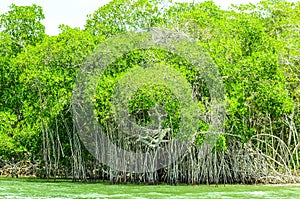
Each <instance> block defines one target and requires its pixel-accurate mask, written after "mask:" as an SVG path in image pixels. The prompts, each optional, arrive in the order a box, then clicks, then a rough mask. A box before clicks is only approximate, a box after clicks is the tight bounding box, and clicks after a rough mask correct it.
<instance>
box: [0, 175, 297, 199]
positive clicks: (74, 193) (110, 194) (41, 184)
mask: <svg viewBox="0 0 300 199" xmlns="http://www.w3.org/2000/svg"><path fill="white" fill-rule="evenodd" d="M0 198H17V199H29V198H31V199H32V198H33V199H35V198H51V199H59V198H72V199H73V198H74V199H75V198H139V199H141V198H247V199H248V198H300V185H296V184H295V185H292V184H291V185H276V186H274V185H218V186H216V185H197V186H192V185H189V186H187V185H177V186H170V185H132V184H126V185H125V184H121V185H109V184H108V183H100V182H99V183H72V182H68V181H60V182H54V181H44V180H35V179H30V180H29V179H16V180H15V179H6V178H1V179H0Z"/></svg>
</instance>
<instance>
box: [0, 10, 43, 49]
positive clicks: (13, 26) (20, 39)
mask: <svg viewBox="0 0 300 199" xmlns="http://www.w3.org/2000/svg"><path fill="white" fill-rule="evenodd" d="M44 18H45V16H44V14H43V9H42V7H40V6H37V5H35V4H33V5H32V6H16V5H15V4H12V5H11V6H10V10H9V11H8V12H7V13H4V14H2V15H0V28H2V29H3V32H4V33H6V34H8V35H10V36H11V39H12V41H13V43H14V52H15V53H17V52H20V51H21V50H22V49H24V48H26V46H27V45H35V44H37V43H40V42H41V41H42V40H43V39H44V37H45V36H46V34H45V26H44V25H43V24H42V23H41V20H43V19H44Z"/></svg>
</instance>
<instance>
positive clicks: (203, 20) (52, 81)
mask: <svg viewBox="0 0 300 199" xmlns="http://www.w3.org/2000/svg"><path fill="white" fill-rule="evenodd" d="M299 12H300V3H299V2H298V3H290V2H287V1H280V0H263V1H261V2H260V3H259V4H256V5H253V4H248V5H241V6H234V7H232V8H231V9H230V10H221V9H220V8H219V7H218V6H216V5H215V4H214V3H213V2H211V1H207V2H203V3H199V4H191V3H172V4H171V3H169V4H166V3H165V1H162V0H161V1H156V0H135V1H133V0H113V1H111V2H110V3H108V4H107V5H105V6H103V7H100V8H99V9H98V10H96V11H95V12H94V13H93V14H91V15H89V16H88V19H87V21H86V25H85V27H84V29H83V30H81V29H79V28H70V27H68V26H66V25H61V26H60V27H59V28H60V30H61V33H60V34H59V35H57V36H48V35H46V34H45V27H44V26H43V24H42V23H41V21H42V20H43V19H44V15H43V11H42V8H41V7H40V6H37V5H32V6H16V5H11V7H10V11H8V12H7V13H4V14H1V15H0V27H1V28H0V30H1V32H0V38H1V39H0V54H1V57H0V72H1V79H0V86H1V89H0V159H2V160H4V161H7V162H12V163H16V162H18V161H24V160H28V161H31V162H35V163H36V164H37V165H38V168H39V170H38V172H37V174H38V175H40V176H41V177H71V176H72V177H73V178H74V179H83V180H86V179H87V178H97V179H98V178H100V179H111V180H112V181H114V180H115V181H122V182H123V181H125V182H126V181H127V180H132V181H135V182H141V181H144V182H158V181H163V182H168V183H176V182H185V183H207V182H208V183H219V182H224V183H234V182H273V181H276V182H278V181H280V182H288V181H295V180H297V178H296V177H295V176H296V175H298V174H297V169H299V166H300V163H299V161H300V160H299V156H300V152H299V148H300V136H299V133H298V129H299V128H300V112H299V111H300V110H299V100H300V88H299V64H300V62H299V57H300V52H299V49H300V48H299V47H300V37H299V30H300V13H299ZM150 28H163V29H166V28H167V29H170V30H174V31H178V30H180V31H182V32H185V33H186V34H188V35H189V36H190V37H192V38H193V39H195V41H196V43H197V45H199V46H201V48H202V49H203V50H204V51H206V52H208V53H209V56H210V57H211V58H212V60H213V61H214V63H215V65H216V66H217V67H218V69H219V72H220V75H221V77H222V80H223V83H224V87H225V90H226V94H225V96H224V99H225V101H226V119H225V121H224V124H223V126H224V132H223V133H222V134H221V135H219V137H218V139H217V142H216V146H215V148H214V150H213V151H212V152H211V153H210V155H208V156H207V157H200V153H199V149H198V147H199V146H201V145H202V143H203V140H204V138H205V134H204V133H203V132H205V131H206V130H207V129H208V124H209V118H208V117H206V114H205V113H208V112H209V110H210V101H209V99H210V97H209V93H208V92H207V86H206V85H205V83H204V82H203V79H201V78H198V77H199V76H198V75H197V71H196V69H195V68H193V65H192V64H191V63H190V62H189V61H188V60H186V59H184V58H182V57H180V56H178V55H176V54H172V53H170V52H166V51H164V50H161V49H150V50H136V51H132V52H129V53H127V54H125V55H123V56H122V57H121V58H119V59H117V60H116V61H115V62H113V63H111V65H110V66H109V67H108V68H107V69H106V71H105V72H104V73H103V76H101V78H100V79H99V84H98V87H97V92H96V96H95V107H97V110H96V116H97V119H98V122H99V124H101V125H103V126H105V127H106V128H105V130H106V131H107V133H109V137H111V139H112V140H114V142H116V143H118V142H119V143H118V144H119V146H124V147H125V148H126V149H128V150H143V149H141V148H144V147H149V146H148V145H147V144H146V146H145V145H141V144H140V145H138V146H137V145H135V144H133V143H132V142H130V141H128V140H127V142H128V143H127V144H125V145H124V142H125V143H126V140H124V138H123V137H122V136H121V135H120V134H119V132H118V131H116V130H115V129H116V128H115V125H117V124H115V123H114V119H113V116H114V112H113V110H112V109H111V103H112V100H111V98H112V95H113V89H114V87H115V86H116V83H117V82H118V80H120V78H122V77H124V75H125V74H126V73H127V72H128V71H130V70H129V69H134V68H136V67H137V66H140V65H142V64H154V65H158V66H161V67H165V66H170V67H171V68H173V69H174V70H176V71H178V72H180V73H181V74H182V75H183V77H185V79H186V80H187V82H188V83H189V85H190V86H191V88H193V89H194V91H197V92H196V94H195V96H194V97H195V99H197V100H198V101H199V103H198V105H199V108H200V109H201V110H202V111H203V112H204V116H203V117H201V120H199V124H198V127H197V128H196V129H197V130H196V131H197V132H198V133H195V134H193V139H192V140H193V143H192V144H191V145H190V146H189V149H188V151H187V152H186V154H184V155H183V156H182V157H181V159H180V160H179V161H178V162H176V163H174V164H171V165H169V166H168V167H166V168H163V169H160V170H159V171H157V172H153V173H151V174H149V173H146V174H131V173H122V172H117V171H114V170H112V169H111V168H109V167H107V166H106V165H102V164H101V163H98V162H97V161H96V160H95V158H94V157H93V156H92V155H91V154H90V153H89V152H88V151H87V150H86V149H85V148H84V146H83V145H82V143H81V141H80V139H79V137H78V134H77V132H76V126H74V118H73V115H72V107H71V105H72V103H71V101H72V91H73V88H74V85H75V80H76V76H77V74H78V73H79V71H80V69H81V67H82V66H83V63H84V61H85V58H87V57H88V55H90V54H91V53H92V52H93V50H94V49H95V48H96V47H97V46H98V45H101V44H103V43H104V42H105V41H107V40H109V39H113V38H114V37H115V35H118V34H120V33H125V32H130V31H135V30H139V31H140V30H148V29H150ZM136 70H138V69H136ZM146 75H147V74H145V76H142V77H141V78H145V77H146ZM134 96H135V97H134V99H133V100H131V101H130V107H129V112H130V114H131V115H132V117H133V118H135V120H136V122H137V123H139V124H140V125H144V126H147V125H149V124H151V117H150V115H149V111H150V109H151V107H153V106H155V104H156V103H157V102H159V104H161V105H162V106H163V107H164V109H165V111H166V118H165V121H164V123H163V128H164V129H170V128H171V129H172V133H169V134H167V135H166V138H168V139H170V137H172V136H174V135H175V134H176V133H177V131H178V128H179V126H180V124H179V123H180V119H181V116H180V112H179V110H180V103H179V102H178V100H177V99H176V97H174V95H173V94H172V92H171V91H170V90H169V89H168V88H167V87H166V86H164V85H159V84H157V85H154V84H149V85H146V86H144V87H142V88H140V89H139V90H138V91H136V92H135V93H134ZM112 127H113V128H114V129H113V130H111V129H112ZM119 140H122V143H121V142H120V141H119ZM148 141H149V139H148ZM0 166H1V165H0Z"/></svg>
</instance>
